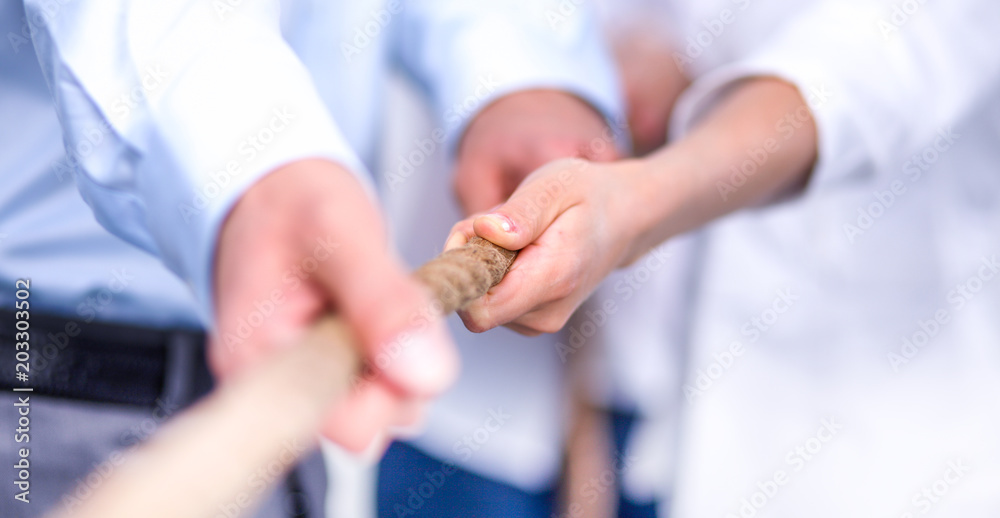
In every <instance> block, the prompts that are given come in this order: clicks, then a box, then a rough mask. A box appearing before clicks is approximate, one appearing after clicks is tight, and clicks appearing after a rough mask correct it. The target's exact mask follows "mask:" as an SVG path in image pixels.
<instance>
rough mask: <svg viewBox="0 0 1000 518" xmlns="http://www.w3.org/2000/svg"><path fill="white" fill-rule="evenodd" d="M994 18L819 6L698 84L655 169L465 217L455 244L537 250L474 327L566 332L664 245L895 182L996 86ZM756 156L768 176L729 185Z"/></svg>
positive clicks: (580, 179) (477, 314)
mask: <svg viewBox="0 0 1000 518" xmlns="http://www.w3.org/2000/svg"><path fill="white" fill-rule="evenodd" d="M998 11H1000V5H998V4H996V3H992V2H988V1H985V0H956V1H955V2H949V3H947V4H925V5H923V6H922V7H921V12H920V13H918V14H917V15H914V16H912V17H911V18H910V19H908V20H907V21H905V23H903V24H902V25H901V26H900V25H896V24H890V23H889V21H887V20H891V19H892V18H891V17H892V15H893V11H892V9H891V6H890V5H889V4H888V3H869V2H861V1H846V2H832V1H831V2H822V3H820V4H818V5H817V6H816V7H815V8H814V9H812V10H811V11H809V12H807V13H806V14H805V15H803V16H802V17H801V18H797V19H796V20H794V22H795V23H790V24H788V25H787V26H786V28H785V29H784V30H783V31H779V32H778V33H777V34H776V36H775V39H774V41H772V42H771V44H770V45H767V46H765V47H764V48H763V49H762V50H761V51H760V52H758V53H756V54H755V55H753V56H748V57H746V58H745V59H743V60H740V61H738V62H736V63H734V64H732V65H729V66H726V67H723V68H721V69H719V70H716V71H714V72H712V73H710V74H708V75H706V76H704V77H702V78H700V79H699V80H698V81H697V82H696V83H695V84H694V85H693V86H692V87H691V91H690V92H689V93H688V94H685V96H686V99H684V98H682V100H681V102H680V104H679V105H678V107H677V108H675V111H674V113H675V115H674V121H675V124H674V130H677V131H672V133H674V134H684V133H685V131H684V130H687V131H686V133H687V134H686V136H685V137H683V138H682V140H681V141H680V142H678V143H677V144H676V145H674V147H672V148H668V149H665V150H663V151H662V152H660V153H657V154H655V155H654V156H652V157H651V158H649V159H648V160H645V161H636V162H623V163H620V164H615V165H611V166H601V165H597V164H588V163H585V162H571V163H566V162H563V163H556V164H553V165H550V166H546V167H544V168H542V169H541V170H539V171H538V172H536V173H535V174H534V175H533V176H531V177H529V178H528V179H527V180H526V181H525V182H524V184H522V186H521V187H520V188H519V190H518V192H517V193H515V195H514V197H512V200H511V202H510V204H508V205H505V206H503V207H501V208H499V209H497V210H496V211H494V214H491V215H488V216H484V217H481V218H478V219H476V220H475V222H474V223H473V222H472V221H465V222H462V223H460V224H459V225H458V226H457V227H456V229H455V234H454V235H453V236H452V238H450V240H449V244H448V246H454V245H455V244H456V243H459V242H462V241H464V239H465V238H466V236H468V235H472V234H473V233H475V234H479V235H481V236H483V237H486V238H487V239H490V240H493V241H495V242H496V243H498V244H501V245H504V246H509V247H514V248H517V247H522V246H526V247H527V248H525V249H524V250H522V252H521V254H520V255H519V258H518V261H517V262H515V264H514V265H513V268H512V270H511V273H510V274H509V275H508V277H507V279H506V280H505V281H504V283H501V284H500V285H499V286H497V287H496V288H495V289H494V290H493V291H492V292H491V293H489V294H488V295H487V296H486V297H484V298H483V299H482V300H481V301H480V302H479V303H478V304H477V305H475V306H473V307H472V308H470V311H469V312H468V313H467V314H466V315H464V318H465V321H466V325H467V326H469V327H470V328H471V329H474V330H483V329H488V328H490V327H494V326H496V325H500V324H503V323H506V322H512V326H511V327H514V328H515V329H518V330H520V331H522V332H540V331H552V330H555V329H558V328H559V327H561V326H562V324H563V323H564V322H565V321H566V319H567V318H568V317H569V315H570V314H571V313H572V311H573V310H574V309H575V308H576V307H577V306H578V305H579V304H580V302H581V301H582V300H583V299H584V298H586V296H587V295H589V293H590V292H591V291H592V289H593V288H594V286H596V284H597V282H599V280H600V279H601V278H603V277H604V276H605V275H606V274H607V273H608V272H609V271H610V270H612V269H613V268H616V267H618V266H620V265H622V264H626V263H627V262H628V261H629V260H632V259H634V258H635V257H637V256H638V255H639V254H640V253H642V252H643V251H644V250H646V249H647V248H648V247H649V246H650V245H652V244H654V243H657V242H659V241H662V240H663V239H667V238H669V237H670V236H672V235H676V234H677V233H679V232H683V231H685V230H689V229H692V228H696V227H698V226H699V225H702V224H705V223H707V222H708V221H711V220H712V219H713V218H716V217H719V216H721V215H724V214H727V213H730V212H732V211H734V210H737V209H740V208H743V207H747V206H751V205H754V204H759V203H764V202H767V201H769V200H772V199H774V198H776V197H779V196H781V195H783V194H786V193H788V192H790V190H794V189H795V188H796V187H798V186H802V185H805V188H806V189H810V190H816V189H838V188H857V186H858V184H861V185H864V186H867V185H870V184H871V183H872V182H876V181H884V180H885V178H883V177H884V176H885V175H887V174H893V172H894V171H899V170H900V169H901V168H902V167H903V166H904V164H905V163H906V160H907V157H909V156H910V155H911V154H913V153H915V152H916V151H917V150H919V149H920V148H921V147H923V146H926V145H929V144H931V143H933V142H934V139H935V137H936V134H937V133H938V132H939V131H941V129H942V128H948V127H950V125H951V124H955V123H957V122H959V121H961V120H962V119H963V118H964V117H965V116H966V115H967V114H968V113H970V112H971V111H972V110H974V109H975V106H976V104H977V102H978V101H979V100H980V99H982V98H983V97H984V96H986V95H991V94H992V92H994V91H995V88H996V85H997V83H998V80H1000V60H998V59H996V57H995V56H994V55H993V53H992V50H991V49H992V47H991V46H990V45H987V44H985V42H987V41H992V40H991V38H990V37H989V36H988V35H989V34H990V32H989V31H990V30H991V28H990V26H989V24H988V20H989V19H991V17H990V16H987V14H989V15H995V14H1000V13H998ZM993 18H995V16H993ZM887 27H888V28H887ZM767 77H775V78H780V80H772V79H764V78H767ZM793 87H794V88H793ZM942 92H947V93H948V95H947V97H943V96H942ZM806 98H809V99H810V100H811V101H812V102H811V103H806V102H805V100H806ZM918 107H922V108H923V109H917V108H918ZM800 113H801V116H799V114H800ZM789 116H792V118H791V119H789V118H788V117H789ZM774 133H777V134H778V136H777V137H775V136H773V134H774ZM769 136H770V137H771V138H776V139H777V141H776V142H774V143H773V144H772V145H771V146H770V151H769V150H768V148H769V146H768V142H767V138H768V137H769ZM776 146H777V147H776ZM759 147H763V149H764V151H765V155H766V160H760V161H755V162H759V163H757V167H756V171H755V172H754V173H753V174H749V173H744V174H743V175H742V176H745V178H741V177H740V176H741V175H740V174H737V175H736V177H733V176H731V175H733V174H734V173H733V168H737V169H740V168H741V167H742V164H744V163H745V162H746V160H748V159H750V160H753V159H754V157H755V156H757V155H758V152H757V150H758V149H759ZM763 157H764V156H762V158H763ZM749 169H752V167H748V170H749ZM608 173H612V174H608ZM740 183H742V185H740ZM545 189H549V190H550V191H551V192H558V193H559V195H558V196H551V195H549V196H547V195H546V194H547V193H545V192H544V191H545ZM560 189H562V190H561V191H560ZM553 200H554V201H553ZM505 226H506V228H508V229H509V230H505V229H504V227H505ZM529 243H530V244H529Z"/></svg>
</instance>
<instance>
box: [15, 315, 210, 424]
mask: <svg viewBox="0 0 1000 518" xmlns="http://www.w3.org/2000/svg"><path fill="white" fill-rule="evenodd" d="M28 323H29V328H28V332H29V341H28V343H29V346H30V348H29V349H28V354H29V356H30V360H29V365H30V368H29V370H28V372H27V373H26V374H27V377H28V380H27V382H25V381H22V380H19V379H18V378H17V376H18V375H19V373H21V372H23V369H22V371H15V369H16V367H15V363H16V359H15V343H16V340H15V337H16V334H15V333H16V330H15V319H14V313H13V312H11V311H6V310H0V388H2V389H6V390H9V389H11V388H15V387H31V388H32V389H33V393H34V394H38V395H45V396H54V397H60V398H66V399H76V400H82V401H91V402H97V403H117V404H124V405H135V406H142V407H154V406H156V405H157V402H158V400H161V401H160V403H161V404H162V403H163V402H166V401H169V402H170V403H172V404H175V405H177V406H178V407H184V406H187V405H189V404H190V403H192V402H193V401H194V400H195V399H197V398H198V397H200V396H201V395H203V394H204V393H206V392H207V391H208V390H209V389H210V388H211V376H210V375H209V373H208V368H207V366H206V364H205V359H204V357H205V354H204V342H205V337H204V334H203V333H199V332H195V331H179V330H163V329H154V328H143V327H135V326H125V325H119V324H109V323H105V322H97V321H94V322H90V323H88V322H85V321H82V320H73V319H67V318H62V317H58V316H52V315H44V314H39V313H37V312H36V311H32V312H31V315H30V318H29V320H28ZM180 371H185V372H180Z"/></svg>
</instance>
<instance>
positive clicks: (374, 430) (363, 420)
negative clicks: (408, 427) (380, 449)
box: [321, 382, 404, 452]
mask: <svg viewBox="0 0 1000 518" xmlns="http://www.w3.org/2000/svg"><path fill="white" fill-rule="evenodd" d="M403 407H404V403H403V399H402V398H401V397H400V395H399V394H398V393H396V392H395V391H393V390H392V388H391V387H389V386H387V385H386V384H384V383H380V382H368V383H366V384H365V385H364V387H362V388H360V389H358V390H355V391H352V392H351V394H350V395H349V396H348V397H347V398H345V399H344V400H343V401H341V402H340V403H338V404H337V405H335V406H334V408H333V409H331V411H330V413H329V414H328V416H327V418H326V420H325V421H324V423H323V428H322V430H321V433H322V434H323V436H325V437H326V438H328V439H330V440H331V441H333V442H336V443H338V444H340V445H342V446H344V447H345V448H347V449H349V450H351V451H354V452H361V451H364V450H365V449H366V448H368V447H369V445H370V444H371V443H372V441H373V440H375V439H376V438H378V437H379V436H381V435H382V434H383V433H384V432H385V430H386V429H387V428H388V427H389V426H392V425H393V424H395V423H396V422H397V421H398V416H399V414H400V412H401V411H402V409H403Z"/></svg>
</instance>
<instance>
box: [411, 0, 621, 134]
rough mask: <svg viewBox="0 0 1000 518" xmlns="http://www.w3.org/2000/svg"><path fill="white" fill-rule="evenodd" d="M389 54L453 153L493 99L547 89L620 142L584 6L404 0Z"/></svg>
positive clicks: (613, 91)
mask: <svg viewBox="0 0 1000 518" xmlns="http://www.w3.org/2000/svg"><path fill="white" fill-rule="evenodd" d="M402 16H403V20H404V23H403V26H402V29H401V32H400V34H399V35H398V38H397V39H396V40H395V45H396V47H395V49H396V50H395V54H396V57H397V58H398V60H399V62H400V64H401V65H402V66H403V68H404V69H406V70H407V71H409V72H410V73H411V74H412V75H413V76H414V77H416V78H417V80H418V81H419V82H420V83H422V85H423V86H424V87H425V88H426V89H427V91H428V92H429V93H430V96H431V98H432V102H433V104H434V105H435V109H436V111H437V114H438V115H439V116H440V117H441V118H442V120H443V121H444V125H445V126H444V129H445V131H446V135H447V136H446V139H447V142H448V143H449V146H450V147H452V148H453V146H454V144H455V143H456V142H457V140H458V138H459V137H460V136H461V134H462V132H463V131H464V130H465V127H466V125H467V124H468V123H469V122H470V121H471V119H472V118H473V117H474V116H475V115H476V114H477V113H478V112H479V111H480V110H481V109H482V108H484V107H486V106H487V105H488V104H489V103H490V102H492V101H493V100H495V99H497V98H499V97H501V96H503V95H506V94H509V93H511V92H514V91H518V90H525V89H532V88H547V89H557V90H562V91H565V92H568V93H571V94H573V95H576V96H578V97H580V98H581V99H583V100H584V101H586V102H588V103H589V104H591V105H592V106H593V107H594V108H595V109H597V110H598V111H599V112H600V113H602V114H603V115H604V117H605V118H606V119H608V121H609V123H611V127H612V128H613V129H615V131H616V133H617V134H618V136H623V135H622V134H623V133H624V131H623V130H624V129H625V128H624V127H623V124H622V123H621V121H622V120H623V117H622V114H623V112H624V111H623V103H622V100H621V93H620V86H619V84H618V79H617V73H616V71H615V67H614V61H613V59H612V57H611V55H610V53H609V51H608V50H607V48H606V46H605V45H604V42H603V40H602V38H601V32H600V27H599V26H598V24H597V21H596V19H595V16H594V13H593V9H592V6H590V5H589V3H588V1H586V0H577V1H575V2H566V1H562V2H559V1H557V0H506V1H503V2H487V1H470V0H406V3H405V8H404V9H403V10H402Z"/></svg>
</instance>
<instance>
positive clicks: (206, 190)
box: [25, 0, 363, 322]
mask: <svg viewBox="0 0 1000 518" xmlns="http://www.w3.org/2000/svg"><path fill="white" fill-rule="evenodd" d="M278 4H280V2H278V1H268V2H264V1H262V2H242V3H240V4H239V5H238V6H235V7H230V6H229V4H227V3H225V2H204V1H179V2H145V1H137V0H136V1H133V0H100V1H96V0H79V1H76V2H49V1H45V0H26V1H25V7H26V10H27V14H28V20H29V22H30V23H31V28H32V32H33V43H34V45H35V48H36V52H37V54H38V56H39V61H40V63H41V66H42V70H43V73H44V74H45V76H46V80H47V82H48V84H49V87H50V89H51V93H52V95H53V98H54V100H55V102H56V109H57V113H58V116H59V119H60V122H61V124H62V127H63V133H64V135H63V138H64V143H65V145H66V150H67V155H68V157H69V159H70V161H71V163H72V164H73V165H74V173H75V179H76V182H77V184H78V187H79V189H80V191H81V193H82V195H83V197H84V199H85V200H86V201H87V203H88V204H89V205H90V207H91V208H92V210H93V212H94V214H95V215H96V217H97V220H98V221H99V222H100V223H101V224H102V225H103V226H104V227H105V228H107V229H108V230H109V231H111V232H112V233H114V234H115V235H117V236H119V237H121V238H123V239H125V240H126V241H129V242H130V243H132V244H134V245H136V246H138V247H140V248H142V249H144V250H146V251H148V252H149V253H151V254H154V255H155V256H157V257H159V258H160V259H161V260H162V261H163V263H164V264H165V265H166V266H167V267H168V268H170V269H171V270H172V271H173V272H175V273H176V274H177V275H178V276H180V277H181V278H182V279H183V280H185V281H186V282H187V283H188V284H189V286H191V287H192V289H193V290H194V292H195V295H196V297H197V300H198V301H199V305H200V308H199V309H200V311H201V314H202V317H203V318H204V319H205V320H206V322H211V317H212V314H213V312H212V297H213V293H212V291H213V290H212V281H213V272H212V265H213V260H214V253H215V244H216V241H217V236H218V233H219V229H220V226H221V224H222V222H223V220H224V219H225V217H226V215H227V214H228V212H229V210H230V209H231V208H232V206H233V204H234V203H235V202H236V200H238V199H239V197H240V196H241V195H242V193H243V192H244V191H245V190H246V189H247V188H248V187H249V186H250V185H252V184H253V183H254V182H255V181H257V180H259V179H260V178H261V177H262V176H263V175H265V174H266V173H267V172H269V171H272V170H274V169H275V168H276V167H279V166H281V165H283V164H285V163H288V162H291V161H295V160H298V159H302V158H310V157H312V158H326V159H329V160H332V161H336V162H338V163H340V164H342V165H344V166H346V167H347V168H348V169H350V170H352V171H356V172H361V171H363V166H362V165H361V163H360V161H359V160H358V159H357V157H356V156H355V155H354V154H353V153H352V151H351V150H350V149H349V147H348V145H347V144H346V142H345V140H344V138H343V136H342V135H341V133H340V131H339V130H338V128H337V126H336V124H335V123H334V121H333V120H332V119H331V117H330V116H329V114H328V112H327V110H326V109H325V107H324V105H323V103H322V102H321V101H320V98H319V96H318V95H317V92H316V91H315V90H314V87H313V86H312V83H311V80H310V78H309V74H308V72H307V71H306V70H305V68H304V67H303V66H302V64H301V63H300V61H299V60H298V59H297V58H296V56H295V55H294V54H293V52H292V51H291V50H290V49H289V47H288V46H287V45H286V44H285V42H284V41H283V40H282V38H281V33H280V29H279V21H280V20H279V16H280V14H279V12H280V11H279V5H278ZM359 177H362V178H363V176H360V175H359Z"/></svg>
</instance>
